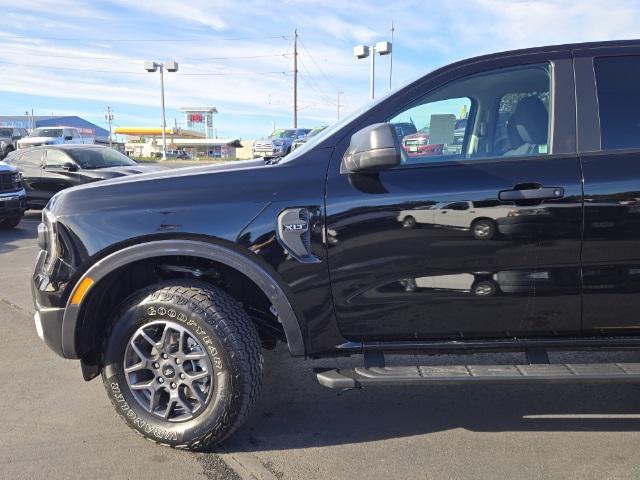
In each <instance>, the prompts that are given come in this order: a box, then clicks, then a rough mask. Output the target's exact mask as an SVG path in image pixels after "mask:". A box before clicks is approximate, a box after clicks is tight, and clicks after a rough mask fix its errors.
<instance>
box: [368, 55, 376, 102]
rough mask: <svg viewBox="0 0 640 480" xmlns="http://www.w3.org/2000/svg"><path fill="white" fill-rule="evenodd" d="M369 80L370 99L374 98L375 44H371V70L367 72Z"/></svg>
mask: <svg viewBox="0 0 640 480" xmlns="http://www.w3.org/2000/svg"><path fill="white" fill-rule="evenodd" d="M369 82H370V83H371V89H370V93H371V100H373V99H374V98H376V46H375V45H371V72H370V73H369Z"/></svg>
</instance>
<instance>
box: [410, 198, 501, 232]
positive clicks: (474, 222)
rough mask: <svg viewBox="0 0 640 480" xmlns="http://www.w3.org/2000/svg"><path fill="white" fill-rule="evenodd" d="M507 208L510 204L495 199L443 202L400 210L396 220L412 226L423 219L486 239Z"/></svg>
mask: <svg viewBox="0 0 640 480" xmlns="http://www.w3.org/2000/svg"><path fill="white" fill-rule="evenodd" d="M511 210H513V207H512V206H509V205H504V204H502V203H501V202H499V201H484V202H469V201H461V202H447V203H438V204H436V205H431V206H429V207H425V208H419V209H415V210H402V211H401V212H400V214H399V215H398V221H399V222H402V226H403V227H406V228H413V227H414V226H415V225H416V223H425V224H430V225H441V226H443V227H451V228H459V229H463V230H471V233H472V234H473V236H474V237H475V238H477V239H478V240H490V239H491V238H493V237H494V236H495V235H496V233H497V231H498V228H497V224H496V220H497V219H498V218H502V217H506V216H508V215H509V212H510V211H511Z"/></svg>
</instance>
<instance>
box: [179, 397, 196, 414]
mask: <svg viewBox="0 0 640 480" xmlns="http://www.w3.org/2000/svg"><path fill="white" fill-rule="evenodd" d="M176 398H177V399H178V403H179V404H180V405H182V408H184V409H185V410H186V411H187V412H189V413H190V414H191V413H193V409H192V408H191V405H189V402H185V401H184V399H183V398H182V397H181V396H180V395H178V396H177V397H176Z"/></svg>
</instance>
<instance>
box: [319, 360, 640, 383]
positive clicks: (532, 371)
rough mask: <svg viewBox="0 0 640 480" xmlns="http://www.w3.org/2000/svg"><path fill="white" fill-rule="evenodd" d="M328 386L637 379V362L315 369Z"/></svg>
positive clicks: (639, 380)
mask: <svg viewBox="0 0 640 480" xmlns="http://www.w3.org/2000/svg"><path fill="white" fill-rule="evenodd" d="M315 373H316V376H317V378H318V382H320V384H321V385H324V386H325V387H328V388H338V389H343V388H358V387H365V386H388V385H453V384H463V383H483V384H486V383H512V382H518V383H552V382H556V383H598V382H640V363H565V364H562V363H555V364H534V365H442V366H425V367H421V366H415V367H368V368H366V367H357V368H350V369H344V370H337V369H316V370H315Z"/></svg>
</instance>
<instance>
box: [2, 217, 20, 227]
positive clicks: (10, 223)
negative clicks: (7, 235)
mask: <svg viewBox="0 0 640 480" xmlns="http://www.w3.org/2000/svg"><path fill="white" fill-rule="evenodd" d="M21 220H22V215H20V216H19V217H11V218H5V219H4V220H0V230H8V229H10V228H15V227H17V226H18V224H19V223H20V221H21Z"/></svg>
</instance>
